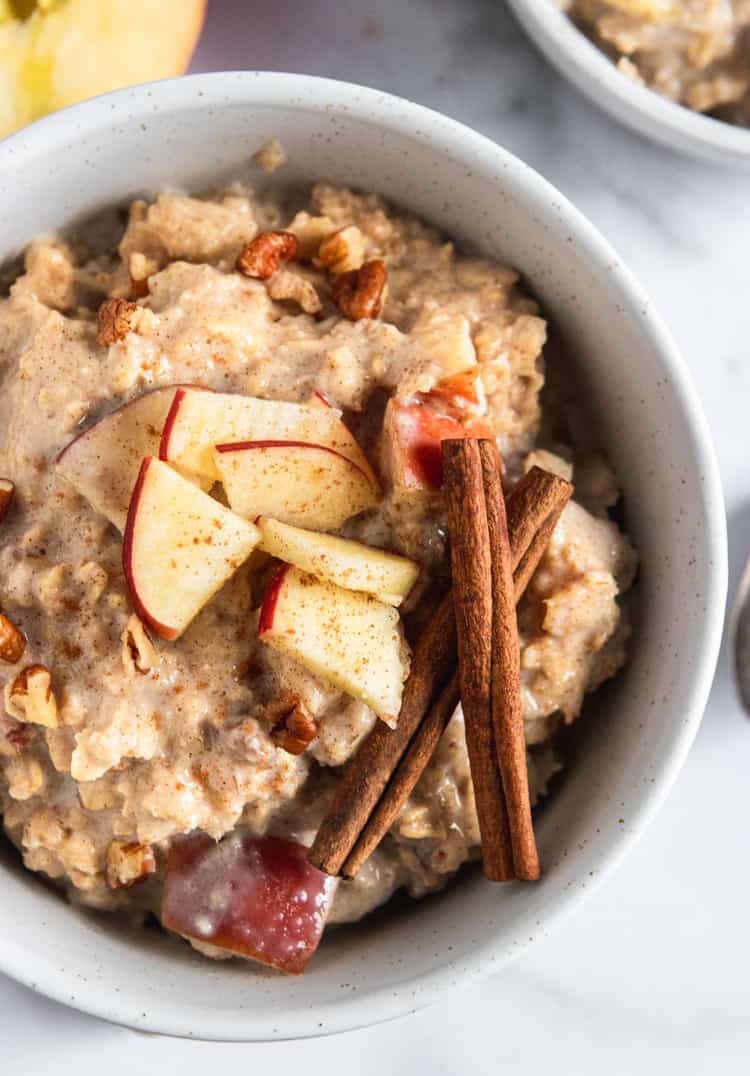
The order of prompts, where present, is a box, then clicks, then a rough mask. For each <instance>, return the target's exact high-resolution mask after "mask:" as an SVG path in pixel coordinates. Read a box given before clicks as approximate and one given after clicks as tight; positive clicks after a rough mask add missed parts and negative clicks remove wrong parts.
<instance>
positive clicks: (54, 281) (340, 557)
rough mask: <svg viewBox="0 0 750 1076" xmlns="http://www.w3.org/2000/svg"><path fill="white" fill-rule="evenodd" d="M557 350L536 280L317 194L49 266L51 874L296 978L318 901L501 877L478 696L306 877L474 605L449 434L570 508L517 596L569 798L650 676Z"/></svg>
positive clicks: (39, 596) (34, 721)
mask: <svg viewBox="0 0 750 1076" xmlns="http://www.w3.org/2000/svg"><path fill="white" fill-rule="evenodd" d="M583 6H584V5H581V7H583ZM598 6H599V7H603V6H604V5H598ZM545 341H546V324H545V320H544V318H543V315H542V313H541V312H540V310H539V308H538V306H537V304H536V303H535V302H534V301H533V300H532V299H531V298H530V297H529V296H528V295H526V294H525V293H524V290H523V287H522V285H521V282H520V281H519V276H518V274H517V273H516V272H515V271H514V270H513V269H510V268H507V267H506V266H503V265H501V264H498V263H495V262H490V261H487V260H482V259H478V258H474V257H467V256H464V255H463V254H460V253H458V252H457V251H456V249H455V248H454V246H453V244H452V243H451V242H450V241H448V240H447V239H446V238H444V237H443V236H442V235H440V234H439V233H438V232H437V231H435V230H433V229H432V228H431V227H428V226H426V225H425V224H423V223H421V222H420V221H418V220H416V219H414V218H412V217H409V216H404V215H401V214H399V213H398V212H396V211H394V209H393V208H391V207H390V206H389V205H387V204H386V203H384V202H383V201H382V200H381V199H380V198H379V197H378V196H376V195H371V194H360V193H354V192H352V191H349V190H346V189H342V188H338V187H334V186H329V185H326V184H318V185H317V186H315V187H314V188H313V189H312V191H310V192H309V193H308V194H307V195H305V197H301V196H297V195H291V194H283V195H282V194H280V195H278V196H277V197H257V196H255V195H254V194H253V193H252V191H251V190H250V189H248V188H246V187H243V186H242V185H241V184H239V183H238V184H236V185H234V186H232V187H231V188H229V189H228V190H226V191H225V192H224V193H222V194H221V195H219V196H213V197H209V198H194V197H188V196H187V195H185V194H182V193H177V192H166V193H162V194H161V195H159V197H158V198H156V199H155V200H154V201H152V202H144V201H136V202H135V203H133V205H132V206H131V207H130V210H129V214H128V218H127V222H126V224H125V226H124V230H123V231H122V234H120V235H119V236H118V237H117V238H116V239H114V240H113V242H112V243H111V244H110V245H108V246H106V249H104V248H103V247H102V244H101V242H100V241H99V240H97V245H96V246H95V245H94V244H93V241H90V239H89V237H88V236H87V235H72V236H67V237H65V238H59V237H53V238H43V239H39V240H37V241H35V242H34V243H32V244H31V246H30V247H29V248H28V249H27V251H26V253H25V263H24V269H23V272H22V273H21V274H20V275H19V276H18V277H17V279H16V280H15V282H14V283H13V284H12V286H11V288H10V291H9V294H8V295H7V297H5V298H3V299H1V300H0V379H1V380H2V386H3V393H2V397H1V398H0V429H2V431H3V438H2V442H1V443H0V476H2V481H0V610H1V615H0V658H1V659H2V661H1V662H0V682H1V683H2V687H3V702H2V707H0V809H1V810H2V815H3V821H4V827H5V831H6V833H7V835H8V837H9V838H10V840H11V841H12V842H13V844H14V845H15V846H16V847H17V848H18V849H19V850H20V853H21V855H22V857H23V861H24V863H25V865H26V866H27V867H28V868H29V869H30V870H33V871H38V872H40V873H41V874H43V875H44V876H46V877H47V878H48V879H52V880H54V882H55V883H56V884H58V885H59V886H60V887H62V888H63V889H64V890H65V891H66V892H67V894H68V896H69V898H70V899H71V900H73V901H75V902H77V903H80V904H84V905H87V906H89V907H92V908H96V909H103V910H108V911H113V912H121V913H127V914H129V915H131V916H134V917H139V918H146V917H148V916H149V915H153V916H155V917H156V918H157V919H159V920H160V921H161V922H162V923H163V924H164V925H165V926H167V927H168V928H169V929H172V930H174V931H175V932H176V933H178V934H182V935H183V936H186V937H188V938H189V940H190V941H191V943H192V944H193V945H194V946H195V947H196V948H198V949H200V950H201V951H202V952H205V953H206V954H207V955H210V956H216V957H219V956H227V955H231V954H233V953H239V954H241V955H246V956H248V955H249V956H254V957H256V958H257V959H259V960H262V961H264V962H266V963H270V964H272V965H275V966H277V967H281V968H284V969H285V970H289V971H299V970H301V969H302V967H303V966H304V963H305V961H306V959H307V957H308V956H309V955H310V953H311V952H312V950H313V949H314V947H315V944H317V939H318V937H319V935H320V931H321V930H322V926H323V921H324V920H325V918H326V913H327V922H328V924H335V923H341V922H345V921H353V920H357V919H359V918H361V917H362V916H363V915H365V914H366V913H368V912H369V911H371V910H372V909H374V908H375V907H377V906H378V905H380V904H382V903H383V902H384V901H386V900H388V898H389V897H390V896H391V895H392V894H393V893H394V892H395V891H396V890H397V889H400V888H405V889H406V890H407V891H408V893H410V894H411V895H412V896H414V897H421V896H423V895H425V894H427V893H429V892H430V891H433V890H436V889H438V888H440V887H442V886H444V885H445V884H446V882H447V880H448V879H450V878H451V876H453V875H454V874H455V872H456V871H457V870H458V868H459V867H460V866H461V865H462V864H463V863H464V862H466V861H467V860H469V859H471V858H476V857H477V856H478V854H479V846H480V833H479V826H478V819H477V809H476V798H477V797H475V792H474V787H473V784H472V775H471V771H470V764H469V757H468V755H467V746H466V738H465V735H464V719H463V714H462V710H461V708H460V707H458V708H453V707H452V708H451V712H450V713H449V714H447V715H446V717H445V719H444V725H443V726H441V728H440V736H439V739H438V741H437V743H436V746H435V747H434V750H433V751H432V753H431V754H430V757H429V759H425V760H424V763H425V764H423V765H422V768H421V770H420V776H419V779H418V780H417V781H416V784H415V786H414V787H413V789H412V790H411V791H410V794H409V795H408V797H407V798H406V800H405V802H404V803H403V804H402V805H401V806H400V808H399V810H398V811H397V812H396V813H395V817H394V818H393V820H392V822H391V823H390V824H389V827H388V832H387V833H386V835H385V837H384V839H382V840H379V841H378V843H377V847H375V848H374V850H373V851H372V853H371V854H369V855H368V857H367V858H366V861H364V862H363V863H362V864H361V866H360V867H359V869H358V870H357V871H356V872H355V873H354V876H353V877H346V876H345V877H342V878H341V879H339V880H338V881H334V880H333V879H331V878H329V877H328V875H326V874H324V873H322V872H321V871H319V870H317V869H316V868H315V867H313V866H312V865H311V864H310V862H309V861H308V858H307V856H306V850H307V849H309V848H310V847H311V846H312V845H313V843H314V841H315V838H316V833H318V830H319V829H320V827H321V826H322V824H323V823H324V820H325V819H326V817H327V815H328V813H329V811H330V809H331V804H332V803H333V802H335V798H336V792H337V788H339V787H340V782H341V775H342V773H343V772H344V767H345V764H346V763H347V762H348V761H349V760H351V759H352V758H356V757H357V756H358V754H359V753H360V750H361V748H362V746H363V744H366V743H370V742H371V740H372V738H373V736H374V735H375V734H380V732H379V730H382V734H383V735H387V734H389V733H390V732H393V731H394V730H397V728H398V724H399V712H400V708H401V705H402V701H403V699H404V696H405V693H406V692H408V691H409V690H410V686H409V685H410V683H411V681H412V680H413V676H414V665H415V664H416V663H418V661H419V660H420V659H419V645H420V644H419V641H418V640H419V638H420V637H422V636H423V635H424V633H425V631H426V630H427V628H426V627H425V625H428V626H429V623H430V621H431V618H434V617H433V614H434V609H435V606H436V600H437V598H436V596H438V595H439V594H440V593H441V592H443V591H444V589H445V587H446V586H447V584H448V582H449V577H450V568H449V557H448V550H447V545H448V542H447V534H448V530H447V523H448V520H447V516H446V503H445V498H444V496H443V494H442V492H441V484H442V480H443V475H442V461H441V451H440V445H441V441H442V440H443V439H459V438H464V437H479V438H484V439H485V440H486V439H489V438H492V439H494V441H495V442H496V443H497V446H498V447H499V449H500V451H501V454H502V458H503V461H504V475H503V483H504V486H505V489H506V492H508V493H509V494H510V493H511V491H512V490H513V489H514V487H516V486H517V484H518V483H519V481H522V482H524V481H527V479H528V477H529V475H531V477H532V480H533V477H534V476H535V475H540V474H541V475H545V474H546V475H547V476H548V478H549V476H550V475H551V476H553V477H554V476H555V475H558V476H560V477H559V478H558V479H557V481H558V482H560V483H561V484H563V485H565V486H567V484H568V483H567V480H572V482H573V483H574V485H575V488H576V493H575V495H574V499H573V500H571V501H570V502H569V503H568V504H567V506H566V507H565V508H564V510H563V511H562V514H561V515H560V517H559V520H558V522H557V524H556V526H554V530H553V532H552V534H551V539H550V540H549V543H548V544H547V545H546V548H544V550H543V552H542V550H541V548H540V551H539V556H540V557H541V560H540V561H539V563H538V567H537V568H536V570H535V571H534V572H533V576H532V577H531V579H530V582H528V586H527V588H526V592H525V595H524V596H523V598H522V599H521V602H520V605H519V607H518V631H519V640H520V670H521V683H520V699H521V703H522V717H523V730H524V733H525V743H526V748H525V751H523V747H522V753H523V754H524V755H525V765H526V766H527V768H528V794H529V796H530V800H531V803H535V802H537V801H538V800H539V798H540V797H542V796H543V795H544V794H545V791H546V789H547V785H548V782H549V780H550V778H551V777H552V775H553V774H555V772H556V771H557V770H558V769H559V768H560V766H561V764H562V759H561V756H560V753H559V750H558V746H557V740H556V734H557V733H558V731H559V730H560V729H561V728H563V727H564V726H565V725H567V724H570V723H572V722H573V721H574V720H575V719H576V718H577V717H578V715H579V713H580V711H581V707H582V704H583V700H584V696H585V695H586V693H588V692H591V691H593V690H595V689H596V688H597V687H598V685H599V684H601V683H602V681H604V680H605V679H607V678H608V677H611V676H612V675H613V674H614V673H615V672H616V671H617V669H618V668H619V667H620V666H621V665H622V663H623V661H624V660H625V653H626V642H627V636H628V626H627V616H626V610H625V608H624V607H623V605H622V595H623V594H624V593H625V592H626V591H627V590H628V588H629V587H630V585H631V583H632V579H633V575H634V571H635V555H634V552H633V549H632V547H631V545H630V543H629V541H628V539H627V537H626V536H625V535H624V534H623V533H622V532H621V531H620V530H619V529H618V526H617V525H616V524H615V523H614V522H613V521H611V520H610V519H609V518H608V510H609V509H610V508H611V507H612V506H613V505H614V503H615V502H616V501H617V499H618V490H617V486H616V483H615V479H614V477H613V475H612V473H611V471H610V469H609V467H608V465H607V464H606V462H605V460H604V459H603V457H601V456H600V455H598V454H597V453H596V452H595V451H594V450H593V449H592V448H591V447H590V446H589V445H583V446H581V445H578V444H577V442H576V441H575V439H574V438H573V437H572V436H568V435H567V434H566V432H565V430H564V424H563V423H561V422H560V421H559V420H558V418H556V417H555V415H556V409H557V404H556V401H555V397H554V393H552V394H549V395H547V394H546V393H545V394H544V395H543V394H542V388H543V385H544V382H545V360H544V348H545ZM554 361H555V362H557V359H555V360H554ZM524 475H527V479H524V478H523V476H524ZM532 484H533V481H532ZM566 499H567V496H566ZM511 501H512V496H511V497H510V499H509V501H508V505H509V508H508V512H509V534H510V537H511V545H512V541H513V533H511V532H512V520H511V507H512V506H511ZM451 534H452V531H451ZM519 570H520V569H519ZM513 579H514V581H516V576H515V575H514V577H513ZM513 619H514V622H515V616H514V618H513ZM514 630H515V628H514ZM459 641H460V640H459ZM410 667H411V668H412V674H411V676H410ZM405 683H406V685H407V686H406V688H405V687H404V685H405ZM334 873H335V872H334ZM343 873H344V875H346V871H344V872H343ZM350 873H351V872H350ZM204 898H205V899H204ZM290 909H292V912H293V918H294V922H295V923H297V924H298V925H299V924H302V926H301V928H300V929H301V931H302V934H303V935H304V937H302V938H300V937H299V936H296V935H295V934H294V931H293V930H292V931H291V932H290V931H289V930H288V929H287V928H288V925H289V922H290V921H291V920H290V919H289V916H290V915H291V914H292V913H291V912H290ZM285 917H286V918H285ZM282 920H283V924H284V925H283V929H282V928H279V927H278V922H281V921H282ZM274 924H276V925H274ZM295 929H296V928H295ZM250 935H252V938H253V939H255V940H252V939H251V941H249V942H248V941H247V938H248V937H249V936H250ZM259 937H260V938H262V944H261V943H260V942H258V940H257V939H258V938H259ZM238 938H240V939H242V938H245V941H240V942H238V940H237V939H238Z"/></svg>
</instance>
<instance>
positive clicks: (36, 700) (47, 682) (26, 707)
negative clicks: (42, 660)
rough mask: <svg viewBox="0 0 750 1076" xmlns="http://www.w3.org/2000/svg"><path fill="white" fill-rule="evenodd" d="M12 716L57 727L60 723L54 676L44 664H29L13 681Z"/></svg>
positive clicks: (10, 705)
mask: <svg viewBox="0 0 750 1076" xmlns="http://www.w3.org/2000/svg"><path fill="white" fill-rule="evenodd" d="M8 702H9V708H10V713H11V716H12V717H15V718H16V719H17V720H18V721H30V722H31V723H32V724H33V725H44V727H45V728H48V729H55V728H57V727H58V725H59V724H60V722H59V720H58V717H57V699H56V698H55V695H54V692H53V690H52V677H51V676H50V671H49V669H47V668H46V667H45V666H44V665H29V666H27V668H25V669H24V670H23V672H20V673H19V674H18V676H17V677H16V678H15V680H14V681H13V684H12V686H11V689H10V693H9V696H8Z"/></svg>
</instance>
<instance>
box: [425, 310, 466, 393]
mask: <svg viewBox="0 0 750 1076" xmlns="http://www.w3.org/2000/svg"><path fill="white" fill-rule="evenodd" d="M410 336H411V338H412V340H413V341H414V343H415V344H418V346H419V349H420V353H424V354H426V355H427V356H429V359H430V361H431V362H432V363H434V364H435V366H436V367H437V370H438V371H439V372H438V377H442V378H450V377H453V376H454V374H461V373H463V372H464V371H466V370H471V369H472V368H473V369H476V366H477V354H476V351H475V350H474V343H473V341H472V339H471V326H470V324H469V321H468V319H467V318H466V317H464V315H463V314H449V313H446V312H445V311H444V310H441V309H440V308H439V307H438V309H436V310H427V311H426V312H425V313H423V314H422V316H421V317H419V318H418V319H417V321H416V322H415V323H414V325H413V326H412V329H411V333H410Z"/></svg>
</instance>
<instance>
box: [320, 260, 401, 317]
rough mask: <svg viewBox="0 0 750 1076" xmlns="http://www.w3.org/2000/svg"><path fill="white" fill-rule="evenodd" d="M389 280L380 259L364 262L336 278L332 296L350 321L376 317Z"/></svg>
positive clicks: (383, 263) (381, 305) (381, 306)
mask: <svg viewBox="0 0 750 1076" xmlns="http://www.w3.org/2000/svg"><path fill="white" fill-rule="evenodd" d="M387 280H388V274H387V273H386V269H385V262H383V261H382V260H381V259H380V258H374V259H373V260H372V261H369V262H365V263H364V265H363V266H361V267H360V268H359V269H352V270H351V271H350V272H348V273H342V274H341V276H338V277H336V279H335V280H334V282H333V287H332V288H331V297H332V298H333V301H334V303H335V304H336V306H337V307H338V308H339V310H340V311H341V313H342V314H343V315H344V317H347V318H349V320H350V321H360V320H361V319H362V318H376V317H378V316H379V314H380V311H381V310H382V308H383V292H384V290H385V286H386V283H387Z"/></svg>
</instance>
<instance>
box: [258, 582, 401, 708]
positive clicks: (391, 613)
mask: <svg viewBox="0 0 750 1076" xmlns="http://www.w3.org/2000/svg"><path fill="white" fill-rule="evenodd" d="M258 637H259V639H261V641H262V642H264V643H267V644H268V645H269V646H272V647H274V648H275V649H276V650H280V651H281V652H282V653H285V654H288V655H289V656H290V657H292V658H294V659H295V660H296V661H298V662H299V663H300V664H301V665H304V666H305V668H307V669H309V670H310V671H311V672H312V673H314V674H315V675H316V676H320V677H322V678H323V679H324V680H327V681H328V682H329V683H331V684H333V685H335V686H336V687H338V688H340V689H341V690H342V691H346V692H348V693H349V694H350V695H353V696H354V697H355V698H358V699H361V700H362V702H364V703H365V704H366V705H367V706H369V707H370V709H371V710H373V711H374V712H375V713H376V714H377V715H378V717H380V718H382V720H383V721H385V722H386V724H389V725H395V724H396V721H397V720H398V714H399V710H400V709H401V694H402V691H403V685H404V680H405V679H406V675H407V672H408V657H407V655H408V648H407V645H406V642H405V640H404V637H403V632H402V630H401V623H400V618H399V615H398V613H397V611H396V610H395V609H394V608H392V606H390V605H385V604H384V603H383V602H380V601H378V600H377V599H376V598H373V597H371V596H370V595H369V594H361V593H358V592H356V591H353V590H344V589H343V588H342V587H337V586H334V585H333V584H332V583H327V582H323V581H322V580H320V579H316V578H315V577H314V576H312V575H307V574H306V573H305V572H301V571H299V569H298V568H294V567H292V566H291V565H288V564H284V565H282V566H281V568H279V570H278V571H277V573H276V575H275V576H274V577H273V579H272V580H271V583H270V585H269V587H268V590H267V592H266V597H265V600H264V602H263V606H262V608H261V611H260V620H259V623H258Z"/></svg>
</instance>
